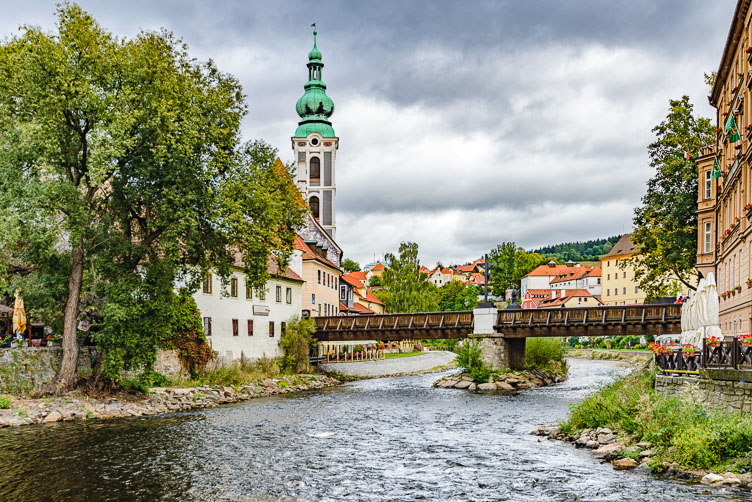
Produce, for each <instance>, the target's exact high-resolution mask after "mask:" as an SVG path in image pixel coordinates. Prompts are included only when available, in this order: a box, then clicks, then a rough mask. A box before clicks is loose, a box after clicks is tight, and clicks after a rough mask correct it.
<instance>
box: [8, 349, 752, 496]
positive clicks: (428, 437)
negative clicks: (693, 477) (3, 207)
mask: <svg viewBox="0 0 752 502" xmlns="http://www.w3.org/2000/svg"><path fill="white" fill-rule="evenodd" d="M570 363H571V368H572V369H571V378H570V379H569V381H567V382H566V383H563V384H560V385H556V386H554V387H549V388H540V389H532V390H528V391H525V392H522V393H520V394H518V395H516V396H501V395H483V394H474V393H470V392H465V391H459V390H454V389H434V388H432V387H431V383H432V382H433V381H434V380H436V379H437V378H438V376H437V375H420V376H410V377H400V378H385V379H376V380H364V381H359V382H354V383H350V384H347V385H343V386H341V387H337V388H334V389H328V390H325V391H317V392H308V393H303V394H298V395H287V396H278V397H271V398H264V399H257V400H252V401H248V402H245V403H239V404H235V405H229V406H224V407H221V408H215V409H210V410H203V411H198V412H193V413H180V414H174V415H167V416H160V417H149V418H134V419H122V420H110V421H87V422H78V423H75V422H68V423H60V424H51V425H47V426H28V427H16V428H6V429H3V430H0V500H1V501H3V502H8V501H15V500H24V501H45V500H50V501H64V500H65V501H67V500H71V501H86V502H93V501H99V500H113V501H134V500H144V501H155V500H169V501H173V500H181V501H183V500H185V501H194V500H196V501H230V500H232V501H246V500H248V501H250V500H389V501H392V500H399V501H402V500H405V501H409V500H442V501H453V500H457V501H466V500H468V501H469V500H472V501H477V500H510V501H536V502H543V501H609V500H613V501H622V500H630V501H654V500H677V501H681V502H691V501H699V500H703V501H708V500H749V499H750V498H752V497H751V496H750V492H748V491H745V490H739V489H709V488H707V487H704V486H701V485H688V484H682V483H679V482H672V481H664V480H660V479H656V478H653V477H652V476H650V475H648V474H645V473H642V472H637V471H631V472H626V473H625V472H616V471H614V470H613V469H612V468H611V466H610V465H609V464H601V463H599V462H598V461H596V460H593V459H592V458H591V457H590V456H589V455H588V453H587V452H586V451H584V450H577V449H575V448H573V447H572V446H571V445H570V444H568V443H562V442H558V441H548V440H541V439H540V438H538V437H535V436H532V435H531V434H530V432H531V431H532V430H533V429H534V428H535V427H537V426H539V425H550V424H554V423H556V422H557V421H559V420H560V419H561V418H563V417H564V416H565V415H566V412H567V409H568V406H569V404H570V403H574V402H576V401H578V400H581V399H582V398H583V397H584V396H585V395H586V394H587V393H589V392H591V391H592V390H593V389H594V388H596V387H597V386H598V385H600V384H602V383H604V382H606V381H608V380H609V379H611V378H613V376H614V374H616V373H620V372H624V371H625V369H624V368H623V367H620V366H617V365H616V364H614V363H612V362H607V361H590V360H577V359H575V360H571V362H570Z"/></svg>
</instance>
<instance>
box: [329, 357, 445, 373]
mask: <svg viewBox="0 0 752 502" xmlns="http://www.w3.org/2000/svg"><path fill="white" fill-rule="evenodd" d="M455 357H457V354H455V353H454V352H444V351H431V352H426V353H425V354H421V355H419V356H413V357H401V358H397V359H382V360H379V361H363V362H355V363H329V364H322V365H321V369H323V370H324V371H336V372H338V373H342V374H344V375H351V376H359V377H381V376H391V375H399V374H402V373H412V372H416V371H425V370H430V369H431V368H435V367H437V366H443V365H445V364H449V363H450V362H452V361H453V360H454V358H455Z"/></svg>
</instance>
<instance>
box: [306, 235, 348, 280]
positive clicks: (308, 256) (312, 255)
mask: <svg viewBox="0 0 752 502" xmlns="http://www.w3.org/2000/svg"><path fill="white" fill-rule="evenodd" d="M295 249H297V250H299V251H302V252H303V261H311V260H314V261H317V262H319V263H323V264H324V265H326V266H329V267H332V268H333V269H335V270H338V271H341V270H342V269H341V268H339V267H338V266H337V265H335V264H334V263H332V262H330V261H329V260H327V259H326V258H322V257H321V256H319V255H317V254H316V253H314V252H313V250H312V249H311V248H310V246H308V244H306V243H305V241H304V240H303V238H302V237H301V236H299V235H296V236H295Z"/></svg>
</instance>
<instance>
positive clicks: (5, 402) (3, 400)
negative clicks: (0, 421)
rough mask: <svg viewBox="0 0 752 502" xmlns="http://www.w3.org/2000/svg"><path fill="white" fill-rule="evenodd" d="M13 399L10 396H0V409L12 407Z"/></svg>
mask: <svg viewBox="0 0 752 502" xmlns="http://www.w3.org/2000/svg"><path fill="white" fill-rule="evenodd" d="M11 404H12V403H11V401H10V398H9V397H8V396H0V410H8V409H10V407H11Z"/></svg>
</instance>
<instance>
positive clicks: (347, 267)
mask: <svg viewBox="0 0 752 502" xmlns="http://www.w3.org/2000/svg"><path fill="white" fill-rule="evenodd" d="M341 265H342V269H343V270H344V271H345V272H360V264H359V263H358V262H357V261H355V260H351V259H350V258H345V259H344V260H342V264H341Z"/></svg>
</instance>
